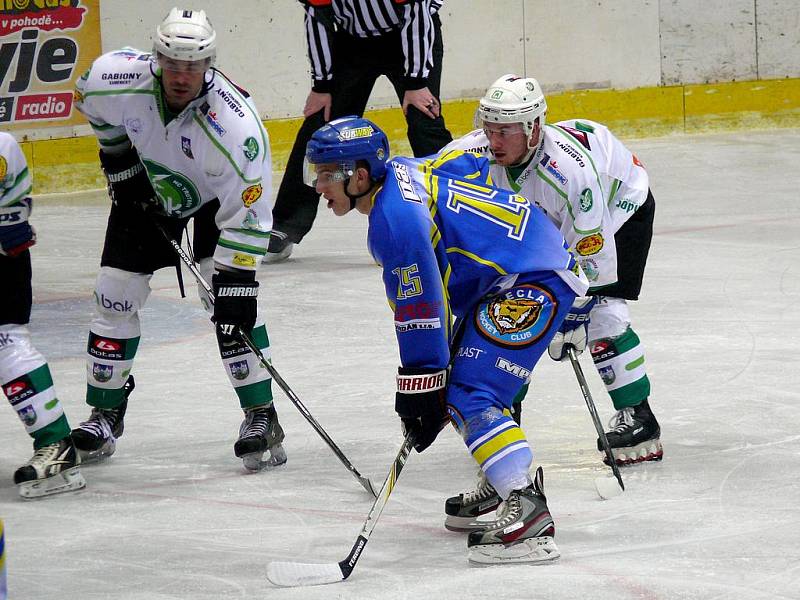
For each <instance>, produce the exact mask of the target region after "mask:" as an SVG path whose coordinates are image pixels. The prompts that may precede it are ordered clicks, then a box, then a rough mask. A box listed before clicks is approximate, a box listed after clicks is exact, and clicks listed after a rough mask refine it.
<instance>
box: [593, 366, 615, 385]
mask: <svg viewBox="0 0 800 600" xmlns="http://www.w3.org/2000/svg"><path fill="white" fill-rule="evenodd" d="M597 372H598V373H600V379H602V380H603V383H605V384H606V385H611V384H612V383H614V382H615V381H616V379H617V374H616V373H614V367H612V366H611V365H609V366H607V367H601V368H599V369H597Z"/></svg>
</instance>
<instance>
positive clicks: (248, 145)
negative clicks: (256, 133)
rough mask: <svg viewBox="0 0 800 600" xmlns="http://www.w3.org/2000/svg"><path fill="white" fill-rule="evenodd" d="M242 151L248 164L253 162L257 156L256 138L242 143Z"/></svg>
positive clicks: (250, 138)
mask: <svg viewBox="0 0 800 600" xmlns="http://www.w3.org/2000/svg"><path fill="white" fill-rule="evenodd" d="M242 150H243V152H244V155H245V158H247V160H249V161H250V162H253V161H254V160H255V159H256V156H258V142H257V141H256V138H254V137H249V138H247V139H246V140H245V141H244V146H242Z"/></svg>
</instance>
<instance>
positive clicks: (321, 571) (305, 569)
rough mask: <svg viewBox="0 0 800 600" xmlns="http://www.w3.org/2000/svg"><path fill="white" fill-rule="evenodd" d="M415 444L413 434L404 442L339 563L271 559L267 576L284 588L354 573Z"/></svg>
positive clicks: (307, 584)
mask: <svg viewBox="0 0 800 600" xmlns="http://www.w3.org/2000/svg"><path fill="white" fill-rule="evenodd" d="M413 444H414V442H413V440H412V438H411V436H410V435H408V436H406V438H405V439H404V440H403V445H402V446H400V451H399V452H398V453H397V457H395V459H394V462H393V463H392V467H391V469H389V474H388V475H387V476H386V481H384V482H383V487H382V488H381V490H380V492H378V496H377V498H376V499H375V502H373V504H372V508H371V509H370V511H369V514H368V515H367V519H366V520H365V521H364V526H363V527H362V528H361V533H359V535H358V538H356V542H355V544H353V547H352V549H351V550H350V554H348V555H347V558H345V559H344V560H342V561H339V562H338V563H322V564H319V563H301V562H288V561H274V562H270V563H269V564H268V565H267V579H269V580H270V582H271V583H273V584H274V585H278V586H281V587H301V586H309V585H325V584H328V583H337V582H339V581H344V580H345V579H347V578H348V577H349V576H350V573H352V572H353V569H354V568H355V566H356V563H357V562H358V559H359V558H360V557H361V553H362V552H363V551H364V547H365V546H366V545H367V542H368V541H369V536H370V534H371V533H372V530H373V529H374V528H375V524H376V523H377V522H378V518H379V517H380V516H381V513H382V512H383V508H384V507H385V506H386V503H387V502H388V501H389V496H390V495H391V493H392V490H393V489H394V486H395V483H396V482H397V478H398V477H399V476H400V471H402V470H403V466H404V465H405V463H406V459H407V458H408V455H409V454H410V453H411V448H412V446H413Z"/></svg>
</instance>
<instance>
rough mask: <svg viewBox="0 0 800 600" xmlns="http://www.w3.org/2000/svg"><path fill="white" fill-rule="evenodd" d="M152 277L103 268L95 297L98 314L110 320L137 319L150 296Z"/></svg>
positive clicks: (98, 279)
mask: <svg viewBox="0 0 800 600" xmlns="http://www.w3.org/2000/svg"><path fill="white" fill-rule="evenodd" d="M151 277H152V275H146V274H144V273H131V272H129V271H123V270H121V269H115V268H113V267H101V269H100V274H99V275H98V276H97V284H96V286H95V291H94V297H95V301H96V302H97V312H98V314H99V315H100V316H101V317H103V318H105V319H108V320H112V321H118V320H127V319H131V318H133V317H135V316H136V315H137V313H138V312H139V310H140V309H141V308H142V307H143V306H144V303H145V302H146V301H147V297H148V296H149V295H150V278H151Z"/></svg>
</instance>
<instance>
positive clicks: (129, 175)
mask: <svg viewBox="0 0 800 600" xmlns="http://www.w3.org/2000/svg"><path fill="white" fill-rule="evenodd" d="M100 164H101V166H102V167H103V173H105V175H106V180H107V181H108V195H109V197H110V198H111V201H112V202H113V203H114V204H120V205H127V206H136V205H141V206H143V207H148V206H152V205H154V204H156V197H155V196H156V194H155V192H154V191H153V186H152V185H150V179H148V177H147V170H146V169H145V168H144V165H143V164H142V161H141V160H139V154H138V153H137V152H136V149H135V148H133V147H132V146H131V147H130V148H128V149H127V150H126V151H125V152H123V153H122V154H107V153H105V152H103V151H102V150H100Z"/></svg>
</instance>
